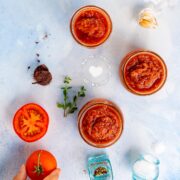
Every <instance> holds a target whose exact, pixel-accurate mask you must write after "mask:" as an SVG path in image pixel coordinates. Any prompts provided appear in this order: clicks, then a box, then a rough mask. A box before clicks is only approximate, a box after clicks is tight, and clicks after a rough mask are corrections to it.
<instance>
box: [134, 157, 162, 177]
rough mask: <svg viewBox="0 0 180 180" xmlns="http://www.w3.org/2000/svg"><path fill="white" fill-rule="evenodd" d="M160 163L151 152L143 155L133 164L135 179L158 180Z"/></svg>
mask: <svg viewBox="0 0 180 180" xmlns="http://www.w3.org/2000/svg"><path fill="white" fill-rule="evenodd" d="M159 163H160V161H159V160H158V159H157V158H156V157H154V156H153V155H151V154H145V155H142V156H141V157H140V158H139V159H138V160H137V161H136V162H135V163H134V165H133V180H157V179H158V176H159Z"/></svg>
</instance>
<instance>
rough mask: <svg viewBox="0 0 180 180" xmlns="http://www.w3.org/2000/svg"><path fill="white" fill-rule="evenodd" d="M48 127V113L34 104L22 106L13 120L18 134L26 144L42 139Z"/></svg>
mask: <svg viewBox="0 0 180 180" xmlns="http://www.w3.org/2000/svg"><path fill="white" fill-rule="evenodd" d="M48 125H49V117H48V114H47V112H46V111H45V110H44V109H43V108H42V107H41V106H39V105H38V104H34V103H30V104H26V105H24V106H22V107H21V108H20V109H19V110H18V111H17V112H16V114H15V116H14V119H13V126H14V130H15V132H16V134H17V135H18V136H19V137H20V138H21V139H22V140H24V141H26V142H34V141H37V140H38V139H40V138H42V137H43V136H44V135H45V134H46V132H47V129H48Z"/></svg>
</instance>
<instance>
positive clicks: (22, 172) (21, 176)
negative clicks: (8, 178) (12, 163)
mask: <svg viewBox="0 0 180 180" xmlns="http://www.w3.org/2000/svg"><path fill="white" fill-rule="evenodd" d="M26 178H27V175H26V168H25V165H24V164H23V165H22V166H21V167H20V169H19V172H18V173H17V175H16V176H15V177H14V178H13V180H26Z"/></svg>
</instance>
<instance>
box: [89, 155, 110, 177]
mask: <svg viewBox="0 0 180 180" xmlns="http://www.w3.org/2000/svg"><path fill="white" fill-rule="evenodd" d="M88 172H89V177H90V180H113V171H112V166H111V162H110V160H109V157H108V156H107V155H106V154H101V155H97V156H91V157H89V158H88Z"/></svg>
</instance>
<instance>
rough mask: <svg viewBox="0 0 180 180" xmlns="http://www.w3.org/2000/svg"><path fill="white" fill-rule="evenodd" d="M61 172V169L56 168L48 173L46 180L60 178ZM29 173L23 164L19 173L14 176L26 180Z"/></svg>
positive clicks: (16, 178)
mask: <svg viewBox="0 0 180 180" xmlns="http://www.w3.org/2000/svg"><path fill="white" fill-rule="evenodd" d="M59 174H60V169H58V168H57V169H55V170H54V171H53V172H52V173H51V174H50V175H48V176H47V177H46V178H44V180H58V178H59ZM26 178H27V173H26V167H25V165H24V164H23V165H22V166H21V167H20V169H19V172H18V173H17V175H16V176H15V177H14V178H13V180H26Z"/></svg>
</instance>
